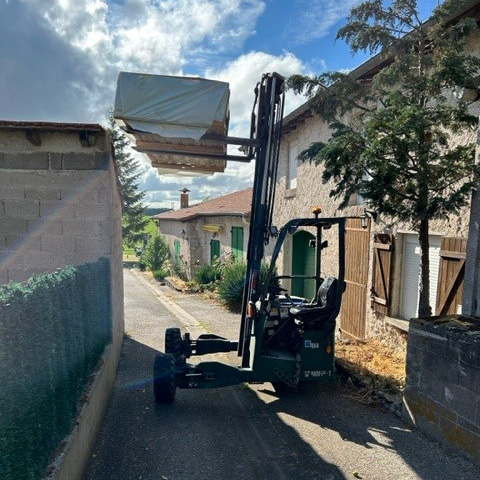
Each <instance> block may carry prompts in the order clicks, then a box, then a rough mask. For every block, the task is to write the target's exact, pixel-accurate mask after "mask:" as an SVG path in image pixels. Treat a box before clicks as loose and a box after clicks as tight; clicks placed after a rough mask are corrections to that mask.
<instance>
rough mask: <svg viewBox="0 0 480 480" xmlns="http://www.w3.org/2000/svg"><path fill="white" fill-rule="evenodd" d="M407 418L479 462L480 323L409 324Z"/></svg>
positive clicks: (438, 321) (454, 320) (459, 319)
mask: <svg viewBox="0 0 480 480" xmlns="http://www.w3.org/2000/svg"><path fill="white" fill-rule="evenodd" d="M404 417H405V419H406V420H407V421H409V422H412V423H413V424H415V425H416V426H417V427H418V428H419V429H420V430H423V431H424V432H425V433H426V434H428V435H429V436H431V437H433V438H435V439H436V440H437V441H439V442H441V443H443V444H444V445H447V446H449V447H452V448H454V449H456V450H458V451H459V452H461V453H463V454H465V455H467V456H468V457H470V458H471V459H473V460H474V461H475V462H476V463H478V464H480V322H479V320H469V319H467V318H466V317H460V316H450V317H433V318H431V319H429V320H421V319H415V320H412V321H411V325H410V331H409V335H408V354H407V385H406V389H405V394H404Z"/></svg>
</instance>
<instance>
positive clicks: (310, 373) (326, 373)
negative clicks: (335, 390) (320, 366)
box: [303, 370, 332, 378]
mask: <svg viewBox="0 0 480 480" xmlns="http://www.w3.org/2000/svg"><path fill="white" fill-rule="evenodd" d="M303 375H304V378H309V377H315V378H318V377H330V376H331V375H332V372H331V371H330V370H305V372H303Z"/></svg>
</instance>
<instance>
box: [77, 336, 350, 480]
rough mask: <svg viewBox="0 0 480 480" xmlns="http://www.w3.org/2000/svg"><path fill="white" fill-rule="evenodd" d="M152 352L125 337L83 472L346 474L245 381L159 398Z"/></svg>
mask: <svg viewBox="0 0 480 480" xmlns="http://www.w3.org/2000/svg"><path fill="white" fill-rule="evenodd" d="M156 353H157V352H156V351H155V350H154V349H152V348H149V347H147V346H145V345H143V344H141V343H138V342H136V341H135V340H132V339H126V340H125V345H124V349H123V354H122V359H121V363H120V367H119V372H118V377H117V382H116V387H115V391H114V394H113V397H112V399H111V402H110V405H109V408H108V411H107V414H106V417H105V420H104V423H103V426H102V429H101V432H100V434H99V437H98V440H97V444H96V446H95V449H94V455H93V457H92V460H91V462H90V465H89V468H88V471H87V474H86V479H88V480H96V479H98V480H100V479H102V480H103V479H105V478H112V479H113V478H114V479H115V480H123V479H125V480H126V479H128V480H132V479H142V480H145V479H155V480H160V479H164V478H166V479H168V480H190V479H191V480H193V479H195V480H206V479H208V480H224V479H228V480H237V479H238V480H240V479H241V480H244V479H245V480H246V479H265V480H270V479H272V480H273V479H275V480H280V479H282V480H283V479H285V480H286V479H288V480H294V479H299V480H301V479H308V480H345V477H344V476H343V474H342V473H341V472H340V470H339V469H338V468H337V467H336V466H335V465H333V464H331V463H328V462H326V461H324V460H323V459H322V458H321V457H320V456H318V455H317V454H316V452H315V451H314V450H313V449H312V448H311V446H310V445H309V444H308V443H306V442H305V441H303V440H302V438H301V437H300V436H299V435H298V434H297V433H296V432H295V430H294V429H293V428H291V427H289V426H288V425H286V424H284V423H283V422H281V421H279V419H278V417H277V416H276V415H273V416H272V414H271V412H269V411H267V410H265V404H264V403H263V402H262V401H261V400H260V399H259V398H258V397H257V395H256V394H255V393H253V392H252V391H251V390H250V389H249V388H247V387H246V386H244V385H239V386H235V387H231V388H225V389H221V390H204V391H198V390H189V391H184V390H179V391H177V397H176V399H175V402H174V403H173V404H172V405H156V404H155V403H154V399H153V386H152V373H153V372H152V370H153V360H154V357H155V354H156ZM126 360H128V361H126ZM272 417H274V418H272ZM286 439H288V441H287V440H286Z"/></svg>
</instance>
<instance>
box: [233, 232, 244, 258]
mask: <svg viewBox="0 0 480 480" xmlns="http://www.w3.org/2000/svg"><path fill="white" fill-rule="evenodd" d="M232 257H233V261H234V263H242V262H243V227H232Z"/></svg>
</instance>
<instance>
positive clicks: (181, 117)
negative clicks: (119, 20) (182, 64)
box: [113, 72, 230, 140]
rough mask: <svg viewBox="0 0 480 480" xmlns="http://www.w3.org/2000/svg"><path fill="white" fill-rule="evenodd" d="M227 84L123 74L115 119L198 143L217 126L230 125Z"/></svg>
mask: <svg viewBox="0 0 480 480" xmlns="http://www.w3.org/2000/svg"><path fill="white" fill-rule="evenodd" d="M229 94H230V92H229V88H228V83H225V82H218V81H214V80H206V79H203V78H190V77H169V76H163V75H149V74H140V73H128V72H120V74H119V76H118V80H117V93H116V96H115V107H114V111H113V116H114V117H115V118H116V119H119V120H123V121H125V122H126V123H128V125H130V127H132V128H133V129H134V130H138V131H142V132H149V133H153V134H156V135H160V136H161V137H166V138H191V139H192V140H199V139H200V138H201V137H202V135H204V134H205V133H206V132H207V130H209V129H210V128H211V127H212V125H213V123H214V122H218V123H219V124H222V125H225V128H227V127H226V126H227V124H228V119H227V118H228V102H229Z"/></svg>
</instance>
